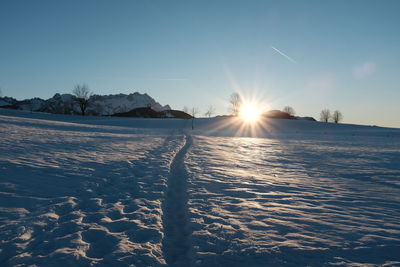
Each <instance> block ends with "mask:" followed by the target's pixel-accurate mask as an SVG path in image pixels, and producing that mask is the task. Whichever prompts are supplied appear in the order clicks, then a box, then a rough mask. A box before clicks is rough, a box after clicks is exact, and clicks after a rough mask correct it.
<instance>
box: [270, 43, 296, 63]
mask: <svg viewBox="0 0 400 267" xmlns="http://www.w3.org/2000/svg"><path fill="white" fill-rule="evenodd" d="M271 48H272V49H274V50H275V51H276V52H277V53H279V54H280V55H282V56H284V57H285V58H286V59H287V60H289V61H291V62H293V63H295V64H297V61H296V60H294V59H293V58H291V57H289V56H288V55H286V54H285V53H283V52H282V51H280V50H279V49H278V48H275V47H273V46H272V45H271Z"/></svg>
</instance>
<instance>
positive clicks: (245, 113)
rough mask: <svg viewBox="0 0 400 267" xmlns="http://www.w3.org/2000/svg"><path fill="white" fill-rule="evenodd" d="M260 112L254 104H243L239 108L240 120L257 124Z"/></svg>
mask: <svg viewBox="0 0 400 267" xmlns="http://www.w3.org/2000/svg"><path fill="white" fill-rule="evenodd" d="M260 114H261V111H260V109H259V108H258V107H257V105H255V104H251V103H249V104H244V105H243V106H242V107H241V108H240V112H239V115H240V118H241V119H242V120H244V121H245V122H257V121H258V120H259V118H260Z"/></svg>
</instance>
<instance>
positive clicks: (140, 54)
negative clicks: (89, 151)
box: [0, 0, 400, 127]
mask: <svg viewBox="0 0 400 267" xmlns="http://www.w3.org/2000/svg"><path fill="white" fill-rule="evenodd" d="M399 14H400V1H366V0H362V1H355V0H352V1H347V0H346V1H323V0H322V1H253V0H250V1H245V0H243V1H235V0H231V1H205V0H201V1H200V0H199V1H165V0H162V1H161V0H160V1H145V0H143V1H133V0H130V1H109V0H107V1H102V0H93V1H67V0H66V1H41V0H35V1H30V0H26V1H20V0H10V1H8V0H1V1H0V87H1V88H2V91H3V95H7V96H12V97H15V98H17V99H24V98H30V97H34V96H38V97H41V98H49V97H51V96H53V95H54V94H55V93H57V92H60V93H67V92H71V90H72V88H73V87H74V85H75V84H77V83H86V84H88V85H89V87H90V89H92V91H93V92H95V93H97V94H114V93H131V92H135V91H139V92H141V93H148V94H149V95H151V96H152V97H154V98H155V99H156V100H157V101H159V102H160V103H161V104H170V105H171V106H172V107H173V108H175V109H182V108H183V106H184V105H186V106H189V107H193V106H195V107H198V108H199V109H200V110H201V112H202V113H204V112H205V111H206V108H207V106H208V105H210V104H211V105H214V106H215V107H216V109H217V113H218V114H224V113H227V100H228V99H229V95H230V94H231V93H232V92H234V91H235V90H236V89H237V88H240V90H241V91H242V92H243V93H244V94H248V95H250V94H253V93H254V92H257V95H258V96H260V98H261V99H262V100H263V101H265V102H267V103H268V106H269V107H270V108H272V109H281V108H283V106H285V105H290V106H292V107H293V108H294V109H295V110H296V112H297V114H298V115H302V116H306V115H307V116H314V117H316V118H318V117H319V115H318V114H319V112H320V110H321V109H323V108H330V109H331V110H335V109H339V110H341V111H342V113H343V114H344V122H347V123H360V124H369V125H372V124H376V125H382V126H394V127H400V115H399V114H400V104H399V100H400V65H399V60H400V15H399Z"/></svg>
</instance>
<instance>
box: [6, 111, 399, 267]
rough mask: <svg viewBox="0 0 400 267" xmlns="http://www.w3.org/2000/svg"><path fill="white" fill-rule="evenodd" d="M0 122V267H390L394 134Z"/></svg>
mask: <svg viewBox="0 0 400 267" xmlns="http://www.w3.org/2000/svg"><path fill="white" fill-rule="evenodd" d="M238 123H239V122H237V121H234V120H232V119H229V118H226V119H196V121H195V129H194V130H193V131H192V130H191V129H190V128H191V123H190V122H189V121H185V120H177V119H171V120H169V119H164V120H157V119H153V120H151V119H129V118H108V117H103V118H102V117H79V116H62V115H50V114H39V113H32V114H31V113H29V112H19V111H10V110H1V109H0V237H1V243H0V266H18V265H21V266H25V265H36V266H57V265H60V266H65V265H69V266H72V265H75V266H76V265H77V266H88V265H96V264H101V265H110V266H127V265H128V266H129V265H135V266H160V265H171V266H174V265H178V266H307V265H311V266H321V265H348V266H358V265H363V264H371V265H383V264H386V265H388V266H390V265H400V254H399V251H400V223H399V222H400V220H399V218H400V130H398V129H389V128H379V127H367V126H355V125H334V124H325V123H318V122H307V121H285V120H278V119H275V120H274V119H271V120H268V121H266V122H265V124H264V126H263V127H261V128H259V129H256V130H257V131H256V132H253V130H255V129H253V130H252V131H250V130H248V131H247V130H246V129H241V130H240V131H239V129H240V126H239V125H238Z"/></svg>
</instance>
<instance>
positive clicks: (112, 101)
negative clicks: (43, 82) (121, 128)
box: [0, 92, 171, 115]
mask: <svg viewBox="0 0 400 267" xmlns="http://www.w3.org/2000/svg"><path fill="white" fill-rule="evenodd" d="M7 106H8V107H10V108H14V109H20V110H28V111H40V112H48V113H54V114H79V113H80V110H79V106H78V104H77V103H76V101H74V96H73V95H71V94H55V95H54V96H53V97H52V98H49V99H47V100H43V99H40V98H32V99H26V100H22V101H18V100H16V99H14V98H11V97H3V98H0V107H7ZM140 107H151V108H152V109H153V110H155V111H164V110H170V109H171V107H170V106H169V105H165V106H162V105H161V104H160V103H158V102H157V101H155V100H154V99H153V98H152V97H150V96H149V95H148V94H140V93H138V92H136V93H133V94H129V95H126V94H116V95H93V96H92V97H91V98H90V100H89V106H88V109H87V111H86V113H87V114H89V115H112V114H115V113H121V112H127V111H129V110H132V109H135V108H140Z"/></svg>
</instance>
